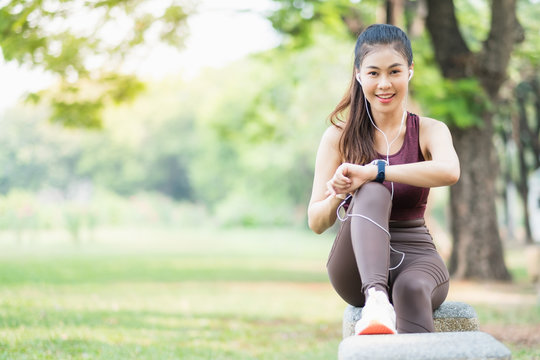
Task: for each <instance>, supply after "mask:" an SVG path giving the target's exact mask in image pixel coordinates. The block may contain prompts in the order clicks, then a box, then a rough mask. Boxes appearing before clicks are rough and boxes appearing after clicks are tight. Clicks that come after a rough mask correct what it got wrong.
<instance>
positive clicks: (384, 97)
mask: <svg viewBox="0 0 540 360" xmlns="http://www.w3.org/2000/svg"><path fill="white" fill-rule="evenodd" d="M377 96H378V97H380V98H381V99H390V98H391V97H392V96H394V95H388V96H381V95H377Z"/></svg>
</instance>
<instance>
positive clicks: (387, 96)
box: [375, 94, 396, 104]
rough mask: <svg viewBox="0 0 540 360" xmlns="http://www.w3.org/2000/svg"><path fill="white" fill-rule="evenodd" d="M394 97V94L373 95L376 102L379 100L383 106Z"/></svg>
mask: <svg viewBox="0 0 540 360" xmlns="http://www.w3.org/2000/svg"><path fill="white" fill-rule="evenodd" d="M381 96H384V97H381ZM395 96H396V94H379V95H375V97H376V98H377V100H379V101H380V102H381V103H383V104H386V103H389V102H391V101H392V100H393V99H394V97H395Z"/></svg>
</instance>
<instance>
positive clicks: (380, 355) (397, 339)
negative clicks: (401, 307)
mask: <svg viewBox="0 0 540 360" xmlns="http://www.w3.org/2000/svg"><path fill="white" fill-rule="evenodd" d="M511 358H512V354H511V352H510V350H508V348H506V347H505V346H504V345H503V344H501V343H500V342H498V341H497V340H495V339H494V338H493V337H492V336H491V335H489V334H486V333H484V332H481V331H468V332H438V333H437V332H436V333H426V334H398V335H364V336H350V337H348V338H346V339H344V340H343V341H342V342H341V344H340V345H339V351H338V359H339V360H363V359H369V360H464V359H471V360H499V359H501V360H509V359H511Z"/></svg>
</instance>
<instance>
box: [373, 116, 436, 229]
mask: <svg viewBox="0 0 540 360" xmlns="http://www.w3.org/2000/svg"><path fill="white" fill-rule="evenodd" d="M419 133H420V118H419V117H418V115H415V114H412V113H407V122H406V129H405V139H404V141H403V145H402V146H401V149H399V151H398V152H397V153H395V154H392V155H390V156H389V162H390V165H399V164H409V163H415V162H420V161H425V159H424V155H422V150H421V149H420V141H419ZM378 159H383V160H386V156H385V155H383V154H378ZM383 185H384V186H386V187H387V188H388V190H390V191H392V187H391V186H392V185H391V183H390V182H388V181H385V182H384V183H383ZM428 195H429V188H421V187H417V186H412V185H406V184H400V183H396V182H394V198H393V200H392V213H391V214H390V220H414V219H420V218H423V217H424V212H425V211H426V204H427V198H428Z"/></svg>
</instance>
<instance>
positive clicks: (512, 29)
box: [426, 0, 524, 280]
mask: <svg viewBox="0 0 540 360" xmlns="http://www.w3.org/2000/svg"><path fill="white" fill-rule="evenodd" d="M427 5H428V6H427V7H428V14H427V18H426V25H427V29H428V31H429V33H430V35H431V39H432V45H433V49H434V52H435V59H436V61H437V63H438V65H439V67H440V69H441V72H442V75H443V76H444V78H446V79H451V80H454V81H455V80H459V79H477V80H478V83H479V90H483V91H484V92H485V93H486V94H487V95H488V96H489V98H490V99H493V100H494V99H496V98H497V96H498V92H499V89H500V87H501V85H502V84H503V82H504V81H505V80H506V76H507V67H508V63H509V61H510V56H511V54H512V51H513V49H514V46H515V44H516V43H519V42H521V41H523V40H524V32H523V28H522V27H521V25H520V23H519V22H518V20H517V16H516V1H515V0H493V2H492V3H491V26H490V28H489V34H488V37H487V39H486V40H485V41H484V42H483V44H482V48H481V50H479V51H476V52H473V51H471V50H470V48H469V47H468V46H467V44H466V42H465V39H464V38H463V36H462V35H461V32H460V29H459V26H458V22H457V20H456V15H455V12H456V9H455V6H454V3H453V1H452V0H443V1H434V0H427ZM480 110H481V111H479V112H476V113H475V115H477V116H478V117H479V119H478V120H480V121H475V122H474V123H470V124H466V126H457V124H451V128H452V133H453V136H454V142H455V147H456V150H457V152H458V155H459V158H460V161H461V167H462V175H461V179H460V181H459V182H458V183H457V184H456V185H454V186H453V187H452V188H451V197H450V198H451V200H450V204H451V214H452V235H453V238H454V242H453V249H452V255H451V258H450V271H451V273H453V274H454V276H456V277H460V278H481V279H498V280H508V279H510V275H509V273H508V270H507V269H506V266H505V264H504V259H503V249H502V242H501V238H500V234H499V231H498V228H499V227H498V223H497V216H496V210H495V198H496V189H495V180H496V179H497V176H498V170H497V168H498V164H497V157H496V151H495V148H494V144H493V139H494V126H493V115H494V114H493V111H492V110H491V109H490V108H489V107H486V108H484V109H480Z"/></svg>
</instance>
